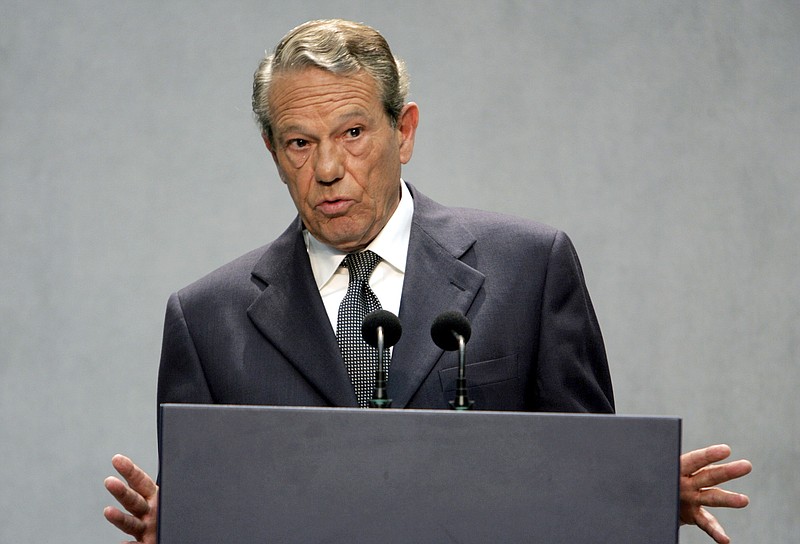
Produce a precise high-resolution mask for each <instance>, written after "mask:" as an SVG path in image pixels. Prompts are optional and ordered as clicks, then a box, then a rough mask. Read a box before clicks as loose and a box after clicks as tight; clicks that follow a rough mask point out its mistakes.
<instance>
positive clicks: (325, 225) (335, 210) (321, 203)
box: [265, 68, 419, 252]
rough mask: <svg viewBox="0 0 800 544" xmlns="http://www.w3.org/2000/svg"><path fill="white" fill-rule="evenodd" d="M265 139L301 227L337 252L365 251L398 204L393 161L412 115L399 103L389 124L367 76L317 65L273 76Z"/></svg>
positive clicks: (397, 160)
mask: <svg viewBox="0 0 800 544" xmlns="http://www.w3.org/2000/svg"><path fill="white" fill-rule="evenodd" d="M270 105H271V110H272V131H273V137H272V143H270V142H269V141H267V140H266V138H265V142H266V144H267V148H268V149H269V150H270V152H271V153H272V157H273V159H274V160H275V165H276V166H277V167H278V173H279V174H280V177H281V179H282V180H283V182H284V183H285V184H286V185H287V186H288V188H289V193H290V194H291V196H292V200H293V201H294V205H295V206H296V207H297V211H298V212H299V213H300V217H301V218H302V219H303V223H304V224H305V227H306V228H307V229H308V230H309V232H311V234H313V235H314V236H315V237H316V238H317V239H318V240H320V241H321V242H323V243H325V244H328V245H330V246H333V247H335V248H336V249H338V250H340V251H344V252H352V251H358V250H360V249H363V248H365V247H366V246H367V245H368V244H369V243H370V242H371V241H372V240H373V239H374V238H375V236H377V235H378V233H379V232H380V231H381V229H383V227H384V226H385V225H386V223H387V221H388V220H389V218H390V217H391V215H392V213H394V210H395V208H397V203H398V202H399V201H400V166H401V164H405V163H407V162H408V161H409V160H410V159H411V153H412V151H413V149H414V133H415V131H416V127H417V121H418V119H419V113H418V110H417V107H416V105H415V104H407V105H406V106H405V108H404V109H403V112H402V113H401V115H400V119H399V120H398V123H397V127H396V128H392V125H391V122H390V120H389V117H388V116H387V114H386V112H385V111H384V109H383V104H382V103H381V100H380V97H379V95H378V89H377V86H376V85H375V82H374V80H373V79H372V77H371V76H370V75H369V74H367V73H365V72H363V71H361V72H358V73H357V74H356V75H352V76H339V75H336V74H332V73H330V72H326V71H324V70H320V69H317V68H306V69H303V70H300V71H297V72H290V73H287V74H280V75H277V76H276V78H275V79H274V81H273V83H272V87H271V89H270Z"/></svg>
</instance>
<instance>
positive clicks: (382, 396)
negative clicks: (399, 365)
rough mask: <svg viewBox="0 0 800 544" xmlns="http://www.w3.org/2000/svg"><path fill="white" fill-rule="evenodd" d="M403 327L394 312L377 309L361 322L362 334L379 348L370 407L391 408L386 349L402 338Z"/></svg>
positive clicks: (367, 340)
mask: <svg viewBox="0 0 800 544" xmlns="http://www.w3.org/2000/svg"><path fill="white" fill-rule="evenodd" d="M402 334H403V327H402V326H401V325H400V320H399V319H398V318H397V316H396V315H394V314H393V313H392V312H389V311H386V310H375V311H374V312H371V313H369V314H368V315H367V317H365V318H364V321H363V323H361V336H363V337H364V341H365V342H366V343H367V344H369V345H370V346H372V347H374V348H377V349H378V369H377V370H376V371H375V389H374V390H373V391H372V399H371V400H370V401H369V407H370V408H390V407H391V406H392V399H390V398H389V395H388V393H387V392H386V370H385V369H384V367H383V354H384V350H385V349H388V348H390V347H392V346H393V345H395V344H396V343H397V341H398V340H400V335H402Z"/></svg>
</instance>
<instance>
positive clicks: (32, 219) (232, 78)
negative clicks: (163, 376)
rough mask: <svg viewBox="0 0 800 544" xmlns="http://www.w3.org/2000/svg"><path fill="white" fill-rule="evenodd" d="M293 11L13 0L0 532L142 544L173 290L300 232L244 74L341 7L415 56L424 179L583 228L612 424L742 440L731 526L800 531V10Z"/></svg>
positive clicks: (2, 238) (325, 7) (442, 194)
mask: <svg viewBox="0 0 800 544" xmlns="http://www.w3.org/2000/svg"><path fill="white" fill-rule="evenodd" d="M301 4H302V3H284V2H269V1H264V0H261V1H259V2H255V1H253V2H239V3H229V2H219V3H213V2H189V1H185V2H178V1H168V2H161V1H148V2H100V1H99V0H92V1H90V0H86V1H75V0H73V1H63V0H61V1H54V0H51V1H44V0H40V1H37V2H29V1H16V0H0V9H1V10H2V13H0V251H2V253H1V254H0V482H2V485H1V488H2V493H0V512H3V518H4V519H3V522H2V523H0V542H3V543H6V542H8V543H11V542H14V543H17V542H40V541H50V540H59V541H69V542H81V543H93V542H98V543H99V542H110V541H119V540H120V539H121V536H120V535H119V534H118V533H117V531H116V530H115V529H113V528H112V527H111V526H107V524H106V523H105V521H104V520H103V518H102V514H101V512H102V508H103V506H104V505H106V504H108V503H109V497H107V496H106V493H105V491H104V489H103V487H102V480H103V478H104V477H105V476H106V475H108V474H109V473H110V471H111V467H110V463H109V459H110V457H111V456H112V455H113V454H114V453H116V452H125V453H127V454H129V455H131V456H132V457H133V458H134V459H135V460H137V461H138V462H139V464H140V465H141V466H143V467H144V468H146V469H147V470H149V471H152V472H155V470H156V446H155V406H154V397H155V382H156V371H157V364H158V356H159V350H160V339H161V326H162V320H163V311H164V306H165V302H166V299H167V296H168V295H169V293H170V292H171V291H173V290H176V289H178V288H180V287H182V286H183V285H185V284H187V283H189V282H190V281H192V280H194V279H196V278H197V277H199V276H201V275H202V274H204V273H206V272H208V271H210V270H211V269H213V268H215V267H217V266H219V265H221V264H223V263H225V262H227V261H228V260H230V259H232V258H234V257H236V256H238V255H239V254H241V253H243V252H245V251H246V250H248V249H250V248H253V247H255V246H257V245H261V244H262V243H264V242H266V241H268V240H270V239H272V238H273V237H274V236H276V235H277V234H279V232H281V231H282V230H283V228H284V227H285V225H286V224H287V223H288V222H289V221H290V219H291V218H292V216H293V211H292V206H291V202H290V200H289V198H288V195H287V193H286V191H285V189H284V187H283V186H282V185H281V184H280V182H279V181H278V179H277V175H276V174H275V171H274V168H273V166H272V164H271V160H270V159H269V157H268V156H267V154H266V152H265V150H264V149H263V144H262V143H261V142H260V140H259V136H258V133H257V129H256V128H255V125H254V123H253V122H252V119H251V114H250V111H249V102H250V96H249V93H250V78H251V74H252V72H253V70H254V69H255V66H256V64H257V62H258V60H259V58H260V56H261V54H262V52H263V51H264V49H267V48H270V49H271V48H272V46H273V45H274V43H275V42H277V40H278V39H279V38H280V37H281V36H282V35H283V34H284V33H285V31H287V30H288V29H289V28H291V27H293V26H294V25H296V24H298V23H300V22H302V21H304V20H307V19H310V18H318V17H330V16H341V17H346V18H352V19H357V20H362V21H365V22H367V23H369V24H372V25H373V26H376V27H377V28H379V29H380V30H381V31H382V32H383V33H384V34H385V35H386V37H387V38H388V40H389V42H390V43H391V44H392V46H393V48H394V50H395V52H396V53H397V54H399V55H400V56H402V57H404V58H405V59H406V61H407V62H408V65H409V67H410V70H411V75H412V98H413V99H414V100H415V101H417V102H418V103H419V104H420V107H421V111H422V119H421V126H420V130H419V133H418V139H417V148H416V153H415V156H414V159H413V160H412V162H411V164H410V165H409V166H408V167H407V168H406V169H405V171H404V176H405V177H406V179H408V180H410V181H412V182H414V183H415V184H416V185H417V186H418V187H419V188H420V189H421V190H422V191H424V192H426V193H428V194H429V195H430V196H432V197H434V198H437V199H439V200H440V201H442V202H444V203H448V204H458V205H468V206H473V207H481V208H487V209H492V210H499V211H504V212H508V213H512V214H517V215H521V216H525V217H529V218H534V219H539V220H542V221H545V222H548V223H551V224H554V225H556V226H558V227H560V228H562V229H564V230H566V231H567V232H568V233H569V234H570V235H571V237H572V238H573V241H574V242H575V245H576V246H577V249H578V252H579V254H580V255H581V258H582V262H583V266H584V271H585V273H586V276H587V280H588V284H589V288H590V291H591V292H592V295H593V298H594V301H595V305H596V309H597V313H598V315H599V318H600V321H601V325H602V327H603V331H604V335H605V338H606V342H607V349H608V353H609V359H610V362H611V368H612V373H613V378H614V381H615V386H616V394H617V399H618V408H619V411H620V412H622V413H625V414H637V413H643V414H669V415H678V416H681V417H683V418H684V445H685V447H684V449H690V448H695V447H699V446H702V445H705V444H708V443H714V442H720V441H726V442H728V443H729V444H731V445H732V446H733V448H734V450H735V453H736V455H738V456H744V457H747V458H750V459H751V460H752V461H753V462H754V464H755V472H754V473H753V474H752V475H751V476H749V477H747V478H746V479H744V480H743V481H741V482H740V483H738V484H736V486H735V487H736V488H737V489H741V490H743V491H745V492H748V493H749V494H750V495H751V498H752V500H753V504H752V505H751V506H750V507H749V508H748V509H746V510H744V511H741V512H720V513H719V517H720V518H721V519H722V520H723V522H724V523H725V525H726V527H727V528H728V530H729V532H730V533H731V534H732V535H733V536H734V537H736V540H737V541H738V542H792V541H796V538H797V535H798V534H800V522H798V519H800V516H798V515H797V514H798V512H797V510H798V504H800V488H799V487H798V483H797V479H796V476H795V474H796V468H797V464H798V461H800V439H798V425H797V419H798V409H797V386H798V377H799V376H798V346H799V345H800V282H799V281H798V280H797V277H796V270H798V268H800V244H798V238H799V237H800V222H798V213H799V212H800V188H799V187H798V174H799V173H800V159H798V155H800V154H799V153H798V149H800V137H799V136H798V135H799V134H800V101H799V100H798V94H799V93H798V89H800V69H798V58H800V32H798V28H800V7H798V3H797V2H794V1H788V0H787V1H778V0H773V1H761V2H756V1H750V2H742V1H733V0H732V1H724V2H723V1H718V2H696V1H695V2H691V1H660V2H641V1H640V0H637V1H631V2H599V1H595V2H591V1H551V2H522V1H518V2H511V1H506V2H499V1H498V2H477V1H474V2H435V1H431V0H426V1H409V2H403V3H391V4H390V3H385V4H384V3H381V2H375V1H370V2H367V1H364V2H356V1H350V2H347V1H331V0H326V1H318V2H306V3H305V4H306V6H304V5H301ZM681 535H682V537H681V540H682V542H698V543H699V542H709V541H708V540H707V539H706V538H705V537H704V536H702V535H701V533H700V532H699V531H697V530H696V529H692V528H684V529H682V531H681Z"/></svg>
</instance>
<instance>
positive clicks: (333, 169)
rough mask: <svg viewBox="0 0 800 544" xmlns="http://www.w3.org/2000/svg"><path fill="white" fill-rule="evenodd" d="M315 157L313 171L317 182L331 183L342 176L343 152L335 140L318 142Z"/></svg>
mask: <svg viewBox="0 0 800 544" xmlns="http://www.w3.org/2000/svg"><path fill="white" fill-rule="evenodd" d="M316 158H317V160H316V164H315V165H314V173H315V175H316V178H317V181H318V182H319V183H325V184H331V183H334V182H336V181H339V180H340V179H341V178H342V176H344V154H343V152H342V150H341V149H340V148H339V146H338V145H336V142H320V143H319V145H318V146H317V157H316Z"/></svg>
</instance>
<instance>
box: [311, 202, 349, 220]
mask: <svg viewBox="0 0 800 544" xmlns="http://www.w3.org/2000/svg"><path fill="white" fill-rule="evenodd" d="M353 204H354V201H353V200H350V199H348V198H334V199H328V200H323V201H322V202H320V203H319V204H317V206H316V208H317V210H318V211H320V212H322V214H324V215H327V216H329V217H331V216H337V215H344V214H345V213H347V211H348V210H349V209H350V207H351V206H352V205H353Z"/></svg>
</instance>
